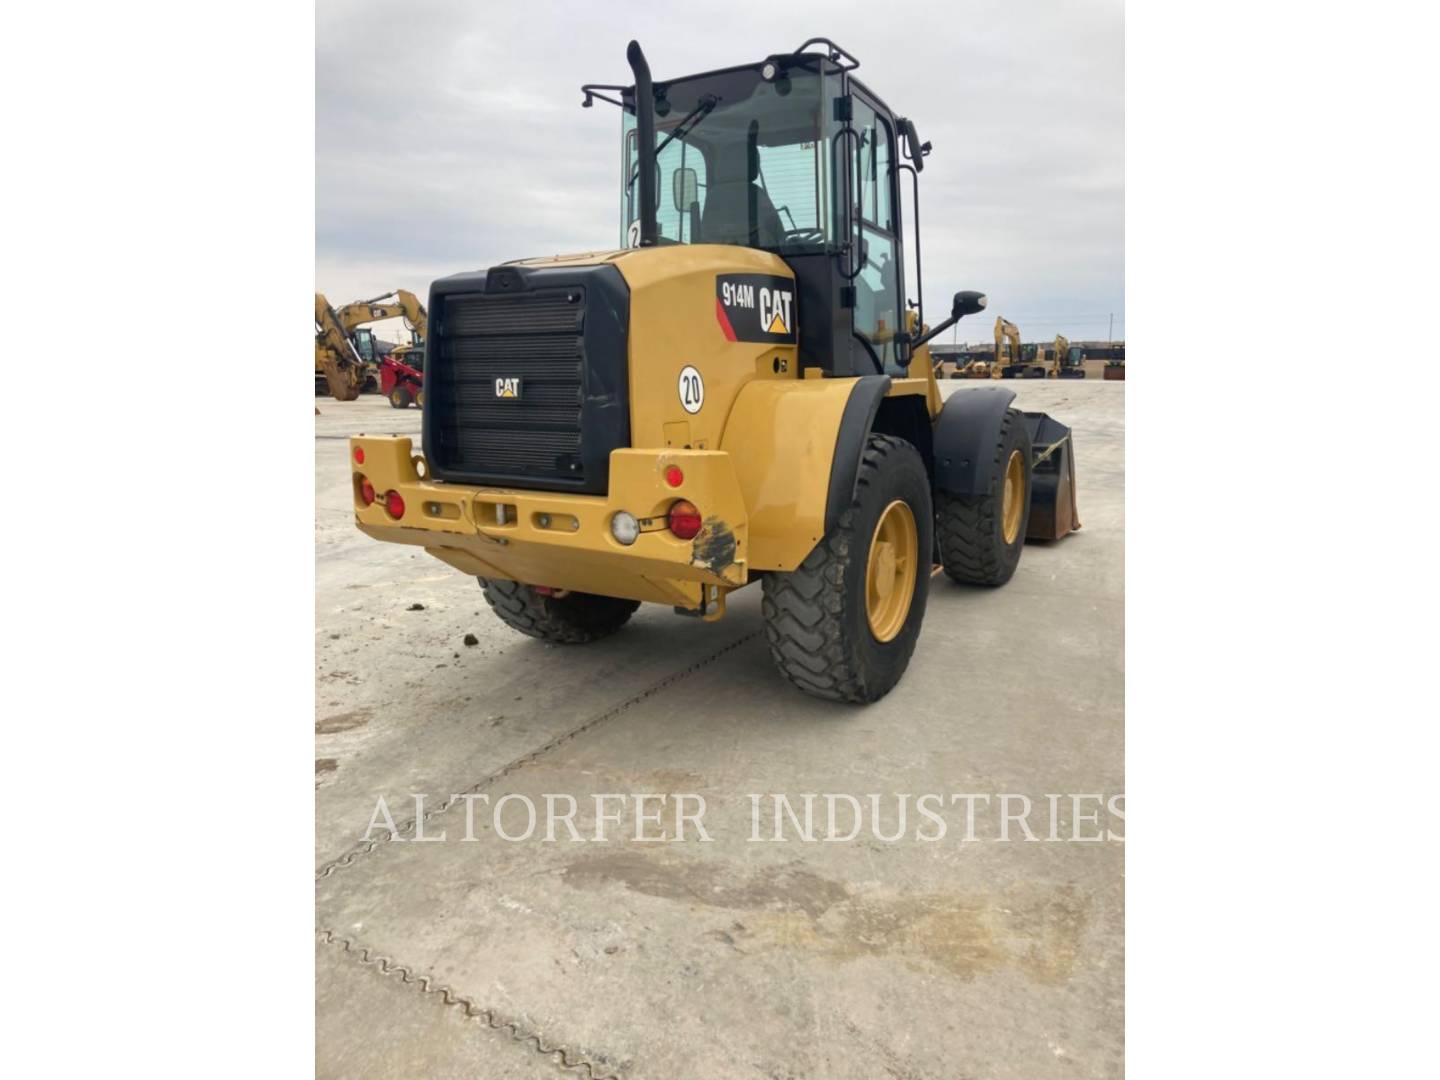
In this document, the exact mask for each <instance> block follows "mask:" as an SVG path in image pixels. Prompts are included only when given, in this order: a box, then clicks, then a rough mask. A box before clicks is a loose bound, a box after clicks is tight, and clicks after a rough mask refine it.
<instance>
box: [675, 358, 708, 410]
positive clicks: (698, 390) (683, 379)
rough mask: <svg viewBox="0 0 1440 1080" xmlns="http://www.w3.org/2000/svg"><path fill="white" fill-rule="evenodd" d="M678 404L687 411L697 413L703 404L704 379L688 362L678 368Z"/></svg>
mask: <svg viewBox="0 0 1440 1080" xmlns="http://www.w3.org/2000/svg"><path fill="white" fill-rule="evenodd" d="M679 390H680V404H681V405H683V406H684V407H685V411H686V412H688V413H697V412H699V411H700V406H701V405H704V404H705V380H704V379H702V378H701V377H700V372H698V371H697V370H695V368H694V367H692V366H691V365H690V364H686V365H685V366H684V367H683V368H681V369H680V384H679Z"/></svg>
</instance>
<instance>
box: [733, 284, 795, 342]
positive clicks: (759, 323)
mask: <svg viewBox="0 0 1440 1080" xmlns="http://www.w3.org/2000/svg"><path fill="white" fill-rule="evenodd" d="M715 319H716V321H717V322H718V323H719V324H720V329H721V331H722V332H723V333H724V334H725V338H726V340H728V341H757V342H762V343H764V344H766V345H791V344H794V342H795V339H796V335H795V282H794V281H792V280H791V279H790V278H787V277H776V276H775V275H773V274H721V275H720V276H718V277H717V278H716V279H715Z"/></svg>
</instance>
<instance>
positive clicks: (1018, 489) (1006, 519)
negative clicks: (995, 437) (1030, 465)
mask: <svg viewBox="0 0 1440 1080" xmlns="http://www.w3.org/2000/svg"><path fill="white" fill-rule="evenodd" d="M1024 509H1025V459H1024V458H1023V457H1021V456H1020V451H1019V450H1012V451H1011V453H1010V460H1009V461H1007V462H1006V463H1005V495H1004V498H1003V500H1002V502H1001V504H1000V528H1001V529H1002V531H1003V532H1004V534H1005V543H1007V544H1013V543H1014V542H1015V538H1016V537H1017V536H1019V535H1020V518H1021V517H1023V516H1024V515H1023V513H1022V512H1023V511H1024Z"/></svg>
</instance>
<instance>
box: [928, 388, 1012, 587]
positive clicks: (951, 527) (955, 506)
mask: <svg viewBox="0 0 1440 1080" xmlns="http://www.w3.org/2000/svg"><path fill="white" fill-rule="evenodd" d="M1016 450H1019V451H1020V457H1021V460H1022V461H1023V462H1024V463H1025V483H1024V485H1023V490H1024V494H1023V498H1024V502H1023V504H1022V509H1021V512H1020V529H1019V532H1017V533H1016V535H1015V540H1014V542H1013V543H1010V544H1007V543H1005V533H1004V522H1003V521H1002V515H1001V507H1002V505H1003V501H1004V483H1005V465H1006V463H1007V462H1008V461H1009V460H1010V455H1011V453H1013V452H1014V451H1016ZM1031 458H1032V453H1031V449H1030V433H1029V432H1027V431H1026V430H1025V419H1024V417H1022V416H1021V415H1020V412H1019V410H1017V409H1007V410H1006V411H1005V419H1004V420H1003V421H1002V422H1001V425H1000V438H999V439H998V440H997V441H996V444H995V460H994V462H992V464H991V467H990V479H989V490H988V492H987V493H986V494H985V495H983V496H980V497H978V498H977V497H964V496H960V495H951V494H948V493H947V492H944V491H940V492H937V493H936V495H935V518H936V528H937V531H938V533H939V538H940V561H941V562H942V563H943V564H944V566H945V573H946V574H948V575H949V576H950V577H951V578H952V579H954V580H955V581H959V582H962V583H964V584H967V585H1004V584H1005V583H1006V582H1007V581H1009V580H1010V578H1011V577H1012V576H1014V574H1015V568H1016V567H1017V566H1019V565H1020V552H1021V549H1022V548H1024V546H1025V530H1026V529H1027V528H1029V525H1030V480H1031V478H1030V467H1031Z"/></svg>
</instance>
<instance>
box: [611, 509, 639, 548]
mask: <svg viewBox="0 0 1440 1080" xmlns="http://www.w3.org/2000/svg"><path fill="white" fill-rule="evenodd" d="M610 535H611V536H613V537H615V539H616V540H618V541H620V543H622V544H624V545H625V546H626V547H629V546H630V545H631V544H633V543H634V542H635V541H636V540H638V539H639V538H640V522H638V521H636V520H635V515H634V514H632V513H629V512H628V511H626V510H619V511H616V513H615V516H614V517H612V518H611V519H610Z"/></svg>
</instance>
